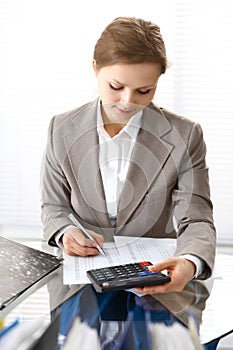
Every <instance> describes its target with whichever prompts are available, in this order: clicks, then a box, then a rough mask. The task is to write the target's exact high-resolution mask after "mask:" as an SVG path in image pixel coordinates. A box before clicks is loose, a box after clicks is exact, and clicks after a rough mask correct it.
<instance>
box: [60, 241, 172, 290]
mask: <svg viewBox="0 0 233 350" xmlns="http://www.w3.org/2000/svg"><path fill="white" fill-rule="evenodd" d="M114 239H115V242H112V243H106V244H105V245H104V251H105V253H106V255H102V254H99V255H96V256H94V257H93V256H88V257H78V256H70V255H67V254H66V253H65V252H64V253H63V257H64V269H63V272H64V276H63V283H64V284H85V283H90V280H89V279H88V277H87V274H86V271H88V270H91V269H94V268H99V267H105V266H114V265H121V264H127V263H133V262H138V261H150V262H151V263H152V264H155V263H157V262H159V261H161V260H163V259H165V258H168V257H171V256H173V255H174V252H175V249H176V240H175V239H165V238H161V239H155V238H144V237H125V236H115V237H114Z"/></svg>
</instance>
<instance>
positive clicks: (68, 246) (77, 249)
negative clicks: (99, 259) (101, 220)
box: [63, 236, 99, 256]
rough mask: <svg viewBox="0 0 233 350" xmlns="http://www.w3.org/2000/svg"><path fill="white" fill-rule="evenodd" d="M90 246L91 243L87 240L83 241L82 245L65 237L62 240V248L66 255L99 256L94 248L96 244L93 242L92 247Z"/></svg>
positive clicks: (71, 238)
mask: <svg viewBox="0 0 233 350" xmlns="http://www.w3.org/2000/svg"><path fill="white" fill-rule="evenodd" d="M92 244H93V241H92V240H88V239H84V240H83V241H82V244H80V241H77V240H76V239H75V238H74V237H69V236H68V237H67V236H65V237H64V239H63V246H64V249H65V252H66V253H67V254H68V255H79V256H88V255H97V254H99V251H98V249H97V248H96V247H95V246H96V242H94V245H93V246H92Z"/></svg>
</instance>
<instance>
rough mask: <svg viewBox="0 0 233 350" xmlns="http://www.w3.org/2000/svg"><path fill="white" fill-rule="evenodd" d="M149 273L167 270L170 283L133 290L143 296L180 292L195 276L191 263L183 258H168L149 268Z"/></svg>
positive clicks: (193, 266)
mask: <svg viewBox="0 0 233 350" xmlns="http://www.w3.org/2000/svg"><path fill="white" fill-rule="evenodd" d="M149 269H150V271H154V272H162V271H163V270H167V273H168V274H169V277H170V278H171V281H170V282H168V283H165V284H159V285H156V286H148V287H147V286H146V287H143V288H135V289H136V291H139V292H141V293H145V294H157V293H168V292H179V291H182V290H183V289H184V287H185V285H186V284H187V283H188V282H189V281H190V280H191V279H192V278H193V276H194V274H195V265H194V263H193V262H192V261H190V260H188V259H185V258H178V257H173V258H168V259H165V260H163V261H161V262H159V263H157V264H155V265H153V266H150V267H149Z"/></svg>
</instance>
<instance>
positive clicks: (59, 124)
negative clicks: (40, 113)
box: [50, 100, 98, 129]
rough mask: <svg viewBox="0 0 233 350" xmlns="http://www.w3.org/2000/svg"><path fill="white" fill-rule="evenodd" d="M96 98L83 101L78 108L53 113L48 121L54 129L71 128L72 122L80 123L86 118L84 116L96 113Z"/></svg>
mask: <svg viewBox="0 0 233 350" xmlns="http://www.w3.org/2000/svg"><path fill="white" fill-rule="evenodd" d="M97 105H98V100H94V101H91V102H88V103H85V104H83V105H81V106H79V107H78V108H75V109H72V110H69V111H67V112H64V113H61V114H57V115H55V116H54V117H53V118H52V119H51V121H50V123H51V124H52V125H53V128H55V129H57V128H58V129H70V128H71V129H72V128H73V127H74V124H77V125H78V124H80V123H81V122H82V121H83V120H87V119H86V116H87V114H88V115H91V116H92V115H94V114H96V110H97Z"/></svg>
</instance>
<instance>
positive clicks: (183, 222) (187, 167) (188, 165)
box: [173, 124, 216, 279]
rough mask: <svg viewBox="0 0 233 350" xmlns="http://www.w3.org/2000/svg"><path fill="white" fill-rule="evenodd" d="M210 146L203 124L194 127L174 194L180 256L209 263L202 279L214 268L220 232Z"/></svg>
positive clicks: (178, 252) (206, 264) (177, 253)
mask: <svg viewBox="0 0 233 350" xmlns="http://www.w3.org/2000/svg"><path fill="white" fill-rule="evenodd" d="M205 158H206V145H205V142H204V138H203V132H202V129H201V126H200V125H199V124H193V127H192V130H191V132H190V135H189V139H188V143H187V152H186V154H185V156H184V157H183V161H182V164H181V166H180V169H179V175H178V182H177V187H176V189H175V190H174V192H173V201H174V204H175V205H174V218H175V222H176V226H177V251H176V255H181V254H193V255H196V256H197V257H199V258H201V259H202V260H203V261H204V263H205V269H204V272H203V274H202V275H201V276H200V278H203V279H205V278H208V277H209V276H210V275H211V271H212V269H213V266H214V260H215V249H216V230H215V226H214V221H213V206H212V202H211V199H210V187H209V175H208V167H207V166H206V160H205Z"/></svg>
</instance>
